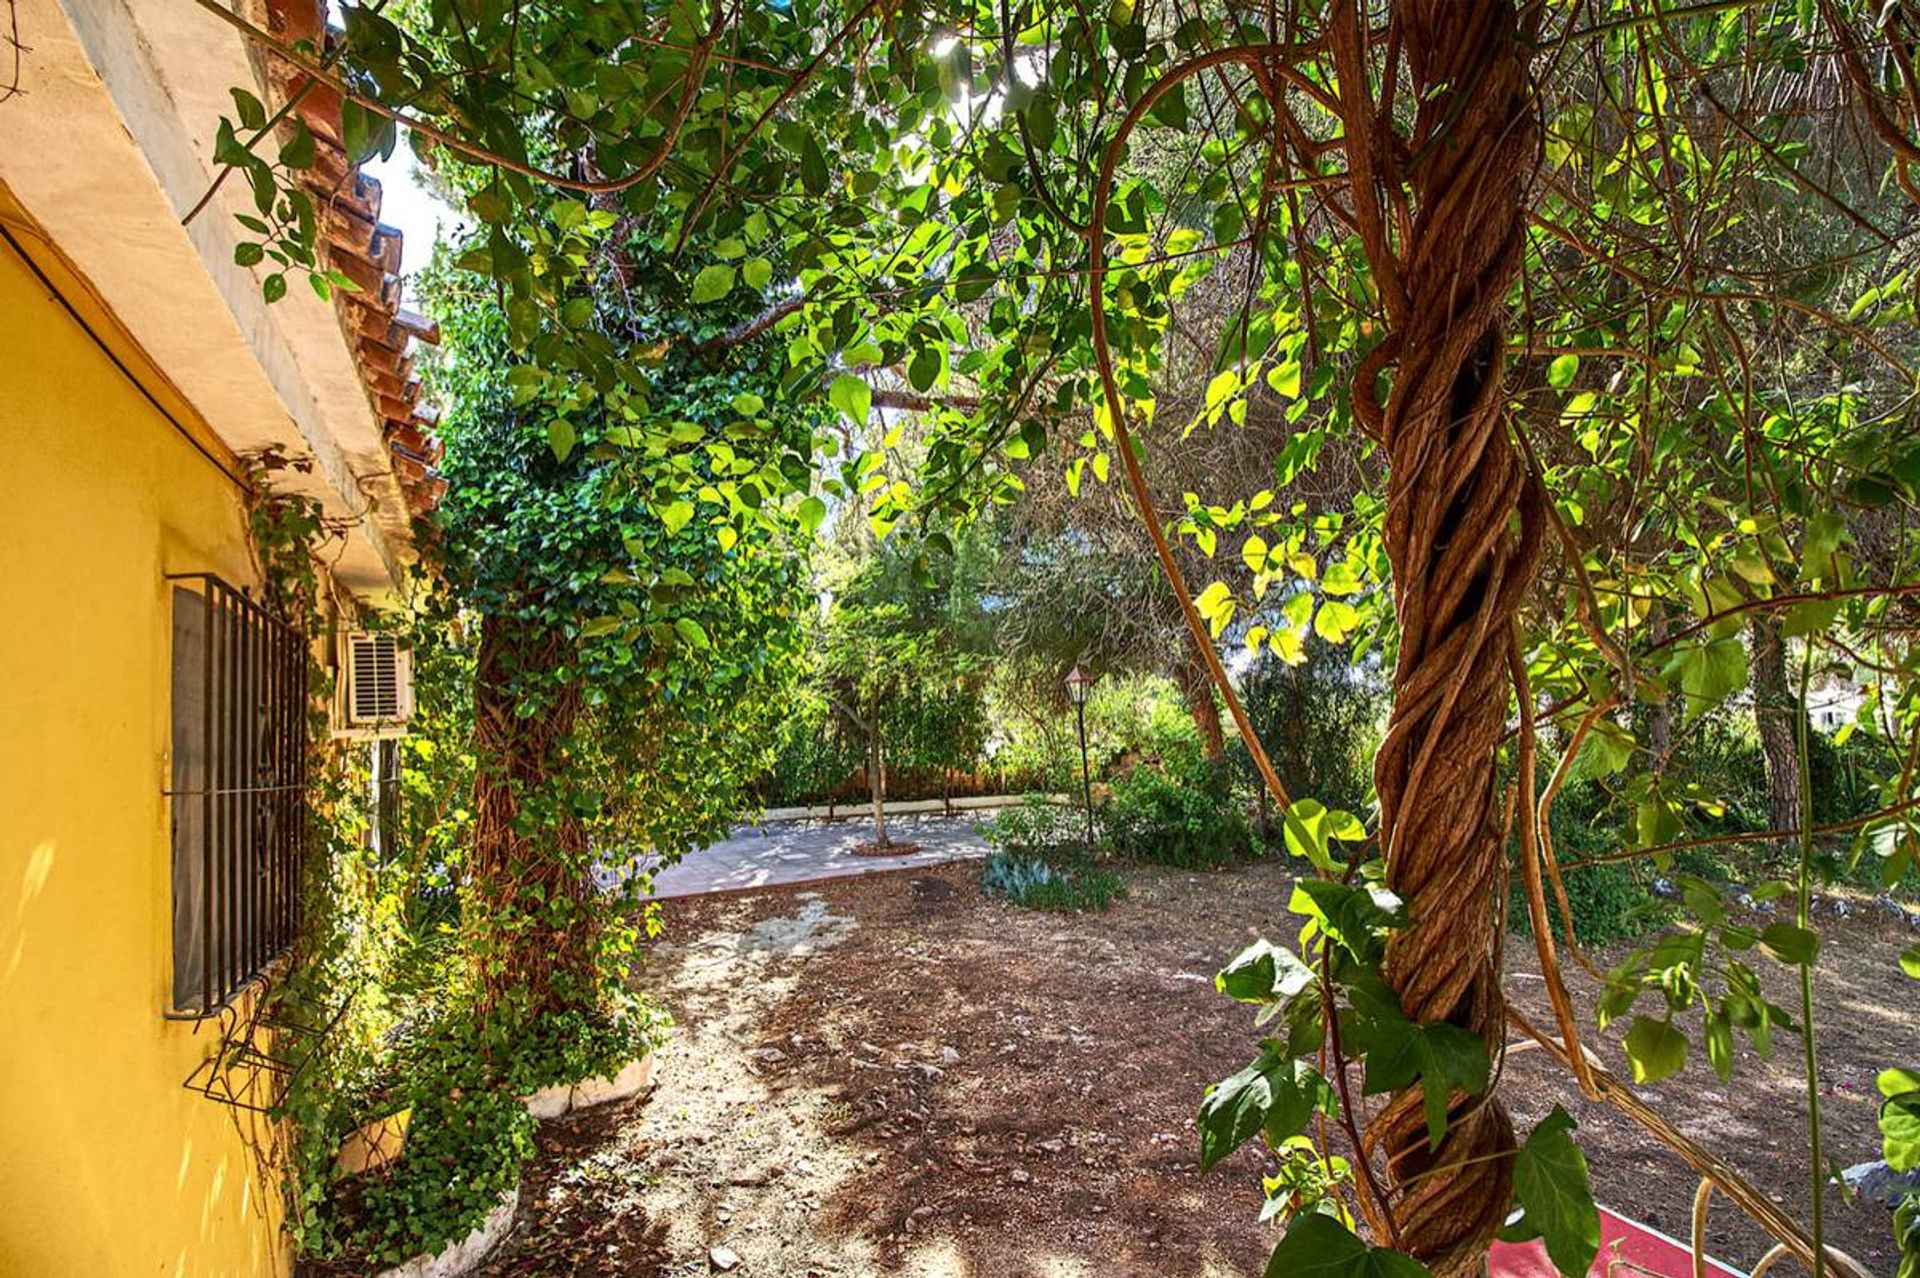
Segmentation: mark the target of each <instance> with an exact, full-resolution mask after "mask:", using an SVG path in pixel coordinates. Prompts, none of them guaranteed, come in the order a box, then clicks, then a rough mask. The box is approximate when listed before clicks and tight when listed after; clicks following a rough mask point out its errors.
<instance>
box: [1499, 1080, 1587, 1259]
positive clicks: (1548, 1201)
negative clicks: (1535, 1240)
mask: <svg viewBox="0 0 1920 1278" xmlns="http://www.w3.org/2000/svg"><path fill="white" fill-rule="evenodd" d="M1574 1126H1575V1124H1574V1121H1573V1119H1572V1118H1571V1117H1569V1116H1568V1114H1567V1111H1566V1110H1564V1109H1562V1108H1560V1106H1558V1105H1555V1106H1554V1107H1553V1112H1552V1113H1550V1114H1548V1115H1547V1116H1546V1117H1545V1118H1543V1119H1541V1120H1540V1123H1539V1125H1538V1126H1536V1127H1535V1128H1534V1129H1533V1132H1532V1134H1530V1135H1529V1136H1528V1137H1527V1142H1526V1144H1524V1145H1522V1146H1521V1147H1520V1152H1519V1153H1518V1154H1516V1155H1515V1156H1514V1162H1513V1195H1514V1198H1515V1199H1516V1200H1517V1201H1518V1202H1519V1204H1520V1206H1521V1208H1522V1209H1524V1210H1525V1212H1526V1214H1527V1223H1528V1224H1529V1225H1531V1226H1532V1227H1533V1228H1534V1229H1536V1230H1538V1231H1539V1234H1540V1236H1541V1237H1542V1238H1544V1239H1546V1242H1547V1255H1548V1256H1550V1257H1552V1259H1553V1264H1554V1267H1555V1268H1556V1269H1558V1270H1559V1271H1560V1272H1561V1273H1563V1274H1567V1275H1571V1276H1572V1278H1585V1275H1586V1273H1587V1270H1588V1269H1589V1268H1590V1267H1591V1266H1592V1265H1593V1260H1594V1257H1595V1256H1597V1255H1599V1254H1600V1212H1599V1210H1598V1209H1597V1208H1596V1207H1595V1206H1594V1203H1593V1190H1592V1188H1591V1186H1590V1185H1589V1184H1588V1180H1587V1159H1586V1155H1584V1154H1582V1153H1581V1152H1580V1147H1579V1146H1578V1145H1576V1144H1574V1143H1573V1135H1572V1133H1573V1129H1574Z"/></svg>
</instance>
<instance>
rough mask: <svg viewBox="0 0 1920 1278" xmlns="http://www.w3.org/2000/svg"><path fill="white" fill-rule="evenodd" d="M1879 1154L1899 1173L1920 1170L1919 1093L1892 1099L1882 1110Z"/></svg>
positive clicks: (1910, 1093) (1891, 1097)
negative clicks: (1919, 1168)
mask: <svg viewBox="0 0 1920 1278" xmlns="http://www.w3.org/2000/svg"><path fill="white" fill-rule="evenodd" d="M1880 1152H1881V1156H1882V1157H1884V1158H1885V1159H1886V1160H1887V1164H1888V1165H1889V1166H1890V1167H1892V1168H1893V1169H1894V1170H1895V1171H1897V1172H1910V1171H1912V1170H1914V1169H1915V1168H1916V1167H1920V1091H1913V1092H1902V1093H1900V1094H1899V1095H1898V1096H1890V1097H1888V1098H1887V1100H1886V1102H1885V1103H1884V1104H1882V1105H1881V1106H1880Z"/></svg>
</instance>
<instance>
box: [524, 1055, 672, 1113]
mask: <svg viewBox="0 0 1920 1278" xmlns="http://www.w3.org/2000/svg"><path fill="white" fill-rule="evenodd" d="M653 1057H654V1053H652V1052H648V1053H647V1054H646V1055H645V1056H642V1057H641V1058H640V1059H639V1060H637V1061H630V1062H628V1063H627V1065H626V1066H625V1067H624V1068H622V1069H621V1071H620V1072H619V1073H618V1074H615V1075H614V1076H613V1077H612V1078H606V1077H600V1078H583V1079H581V1080H580V1081H579V1082H577V1083H559V1084H556V1085H555V1086H553V1087H543V1088H541V1089H540V1090H539V1091H537V1092H535V1093H534V1094H533V1095H531V1096H528V1097H526V1098H525V1100H526V1104H527V1112H528V1113H529V1114H532V1115H533V1116H534V1117H535V1118H541V1119H545V1118H558V1117H560V1115H562V1114H565V1113H568V1112H569V1111H571V1110H576V1109H588V1108H590V1107H592V1106H594V1105H604V1104H606V1103H607V1102H609V1101H617V1100H625V1099H626V1098H627V1097H629V1096H637V1095H639V1094H640V1093H641V1092H643V1091H645V1090H646V1088H647V1084H649V1083H651V1082H652V1081H653Z"/></svg>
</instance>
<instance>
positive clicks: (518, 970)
mask: <svg viewBox="0 0 1920 1278" xmlns="http://www.w3.org/2000/svg"><path fill="white" fill-rule="evenodd" d="M571 651H572V646H571V644H569V643H568V642H567V640H566V639H565V638H564V637H563V636H562V635H560V634H558V633H557V632H555V631H554V630H552V629H550V628H547V627H543V626H539V625H537V624H535V623H532V622H529V621H526V620H523V619H520V618H516V617H501V616H489V617H487V618H485V619H484V620H483V621H482V623H481V629H480V649H479V653H478V657H477V661H476V666H475V670H474V690H473V709H474V739H473V746H474V755H475V757H476V759H477V760H478V764H477V767H476V769H475V772H474V781H473V813H474V819H473V844H472V847H471V848H470V849H469V851H468V872H469V875H470V881H469V884H468V889H467V902H466V906H465V909H464V914H463V926H464V927H465V929H466V932H467V942H468V952H469V953H470V954H471V955H472V956H473V961H474V963H475V966H476V969H477V970H476V972H475V976H476V978H477V980H476V984H477V988H478V995H479V1009H478V1010H479V1012H480V1014H481V1015H483V1016H497V1015H506V1016H511V1017H518V1016H521V1015H538V1014H544V1013H548V1012H554V1011H561V1010H565V1009H568V1008H578V1007H588V1006H591V1004H592V1002H593V999H594V993H595V981H594V976H595V974H594V970H593V967H594V941H595V928H596V925H595V915H594V911H593V909H592V908H591V905H592V902H591V900H590V895H591V892H592V882H591V879H590V877H589V875H588V873H587V869H588V867H587V857H588V848H587V835H586V827H585V825H584V824H583V823H582V822H581V820H580V818H579V815H578V810H577V807H576V805H575V804H574V803H573V802H572V801H571V796H570V795H569V793H568V790H569V787H571V786H572V785H573V784H575V782H574V779H573V778H572V777H570V776H569V774H568V770H567V764H568V750H569V743H570V739H571V736H572V733H573V729H574V725H575V721H576V720H577V719H578V717H579V710H580V691H581V690H580V685H579V683H578V682H577V681H573V682H568V681H566V680H565V679H563V677H562V676H561V673H560V672H561V670H562V669H563V667H564V665H565V663H566V659H567V657H568V655H569V654H570V653H571Z"/></svg>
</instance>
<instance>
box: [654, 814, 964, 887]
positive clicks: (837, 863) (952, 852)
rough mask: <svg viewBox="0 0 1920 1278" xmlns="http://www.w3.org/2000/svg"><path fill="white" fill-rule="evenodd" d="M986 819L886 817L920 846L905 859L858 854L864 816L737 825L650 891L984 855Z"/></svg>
mask: <svg viewBox="0 0 1920 1278" xmlns="http://www.w3.org/2000/svg"><path fill="white" fill-rule="evenodd" d="M991 815H992V813H988V812H980V813H973V814H969V815H967V816H945V815H937V816H936V815H928V816H920V815H902V816H897V817H896V816H889V817H888V818H887V835H888V837H890V838H891V839H892V840H893V841H894V842H895V843H918V844H919V845H920V850H919V851H917V852H913V853H910V854H908V855H906V856H855V855H854V854H853V849H854V848H855V847H857V846H859V845H860V844H862V843H867V842H871V841H872V839H873V820H872V818H871V817H869V816H866V815H864V814H863V815H862V816H859V817H851V818H849V819H847V820H844V821H779V822H773V823H770V824H768V825H765V826H753V825H742V826H736V827H735V828H734V831H733V833H732V834H731V835H730V836H728V837H727V838H726V839H724V840H723V841H721V842H719V843H716V844H714V845H713V846H711V847H707V848H703V849H701V850H700V851H698V852H695V853H693V854H692V855H690V856H688V857H686V858H685V859H683V860H682V861H681V862H680V863H679V864H678V865H670V866H668V867H667V868H666V869H664V870H661V871H659V872H658V873H657V874H655V875H654V879H653V894H654V896H656V897H670V896H700V895H702V894H704V893H707V892H738V891H742V890H745V889H750V888H764V887H780V886H783V885H785V884H789V883H808V882H811V881H813V880H815V879H833V878H840V877H842V876H843V875H848V874H868V873H871V872H873V871H875V870H901V869H909V868H912V867H914V866H922V865H944V864H946V863H947V862H949V861H963V860H967V859H968V858H971V857H983V856H985V855H986V854H987V852H988V848H987V844H986V840H985V839H983V838H981V837H980V832H979V828H978V823H979V822H980V821H983V820H985V819H986V818H988V817H989V816H991Z"/></svg>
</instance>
